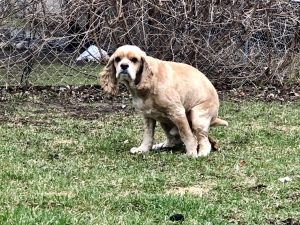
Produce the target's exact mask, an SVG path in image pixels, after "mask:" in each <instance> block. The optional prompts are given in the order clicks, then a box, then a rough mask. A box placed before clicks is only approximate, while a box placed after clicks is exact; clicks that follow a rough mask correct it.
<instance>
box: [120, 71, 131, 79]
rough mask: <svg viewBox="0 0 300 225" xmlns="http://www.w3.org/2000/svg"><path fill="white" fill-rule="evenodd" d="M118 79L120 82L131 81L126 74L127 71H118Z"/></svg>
mask: <svg viewBox="0 0 300 225" xmlns="http://www.w3.org/2000/svg"><path fill="white" fill-rule="evenodd" d="M119 79H120V80H128V81H129V80H131V76H130V74H129V73H128V71H127V70H122V71H120V73H119Z"/></svg>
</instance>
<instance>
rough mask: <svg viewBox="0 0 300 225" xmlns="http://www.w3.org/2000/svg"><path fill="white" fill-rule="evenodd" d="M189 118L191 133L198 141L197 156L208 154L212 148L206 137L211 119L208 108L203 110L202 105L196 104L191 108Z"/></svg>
mask: <svg viewBox="0 0 300 225" xmlns="http://www.w3.org/2000/svg"><path fill="white" fill-rule="evenodd" d="M190 120H191V123H192V124H191V125H192V130H193V134H194V135H195V136H196V138H197V141H198V147H199V149H198V156H202V157H203V156H208V154H209V153H210V151H211V148H212V146H211V142H210V140H209V137H208V131H209V126H210V121H211V116H210V113H209V111H208V110H203V106H201V105H198V106H196V107H194V108H193V109H192V110H191V112H190Z"/></svg>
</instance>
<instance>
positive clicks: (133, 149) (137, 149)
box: [130, 147, 149, 154]
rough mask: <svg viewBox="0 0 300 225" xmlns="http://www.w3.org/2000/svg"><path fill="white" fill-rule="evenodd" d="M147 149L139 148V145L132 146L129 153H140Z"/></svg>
mask: <svg viewBox="0 0 300 225" xmlns="http://www.w3.org/2000/svg"><path fill="white" fill-rule="evenodd" d="M148 151H149V150H148V149H145V148H141V147H133V148H131V149H130V153H131V154H141V153H145V152H148Z"/></svg>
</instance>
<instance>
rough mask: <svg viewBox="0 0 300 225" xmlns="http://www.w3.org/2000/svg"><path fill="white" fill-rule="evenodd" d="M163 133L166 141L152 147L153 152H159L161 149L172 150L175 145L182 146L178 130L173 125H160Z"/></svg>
mask: <svg viewBox="0 0 300 225" xmlns="http://www.w3.org/2000/svg"><path fill="white" fill-rule="evenodd" d="M160 125H161V127H162V129H163V131H164V133H165V134H166V137H167V139H166V140H165V141H164V142H162V143H159V144H156V145H153V147H152V149H153V150H159V149H163V148H172V147H175V146H176V145H179V144H182V141H181V139H180V136H179V133H178V129H177V127H176V126H175V125H174V124H168V123H163V122H161V123H160Z"/></svg>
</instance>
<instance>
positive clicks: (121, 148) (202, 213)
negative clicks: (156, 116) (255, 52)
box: [0, 101, 300, 225]
mask: <svg viewBox="0 0 300 225" xmlns="http://www.w3.org/2000/svg"><path fill="white" fill-rule="evenodd" d="M14 107H15V110H14V111H13V112H10V113H7V112H6V117H5V118H6V121H4V120H1V121H2V122H1V124H0V137H1V138H0V165H1V170H0V224H26V225H27V224H128V225H132V224H188V225H191V224H283V223H282V221H283V220H286V219H287V218H293V221H299V220H300V200H299V199H300V120H299V118H300V107H299V103H287V104H280V103H263V102H242V103H234V102H230V101H227V102H223V104H222V108H221V112H220V115H221V116H222V117H223V118H225V119H226V120H228V121H229V124H230V125H229V127H227V128H222V127H220V128H212V130H211V133H212V134H213V135H214V136H215V137H216V138H217V139H218V140H219V141H220V143H221V147H222V151H219V152H212V153H211V154H210V155H209V157H207V158H198V159H191V158H188V157H186V156H185V155H184V154H183V153H182V152H166V151H165V152H150V153H148V154H145V155H131V154H130V153H129V149H130V148H131V147H132V146H136V145H138V144H139V143H140V140H141V136H142V119H141V117H140V116H139V115H137V114H134V115H128V114H125V113H113V114H106V115H103V116H102V117H101V118H100V119H97V120H85V119H84V118H81V119H80V118H74V117H71V116H68V114H66V113H63V112H62V111H61V110H58V109H56V108H51V107H48V108H46V109H47V110H41V109H40V107H39V105H35V104H21V105H14ZM2 116H4V113H3V114H2ZM156 139H157V142H158V141H161V140H162V139H163V134H162V131H161V129H158V132H157V133H156ZM286 176H288V177H290V178H292V181H291V182H288V183H286V184H283V183H281V182H280V181H279V180H278V179H279V178H281V177H286ZM184 191H185V194H182V195H180V193H182V192H184ZM174 213H181V214H183V215H184V217H185V220H184V221H183V222H182V223H179V222H177V223H175V222H171V221H170V220H169V217H170V216H171V215H173V214H174Z"/></svg>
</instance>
